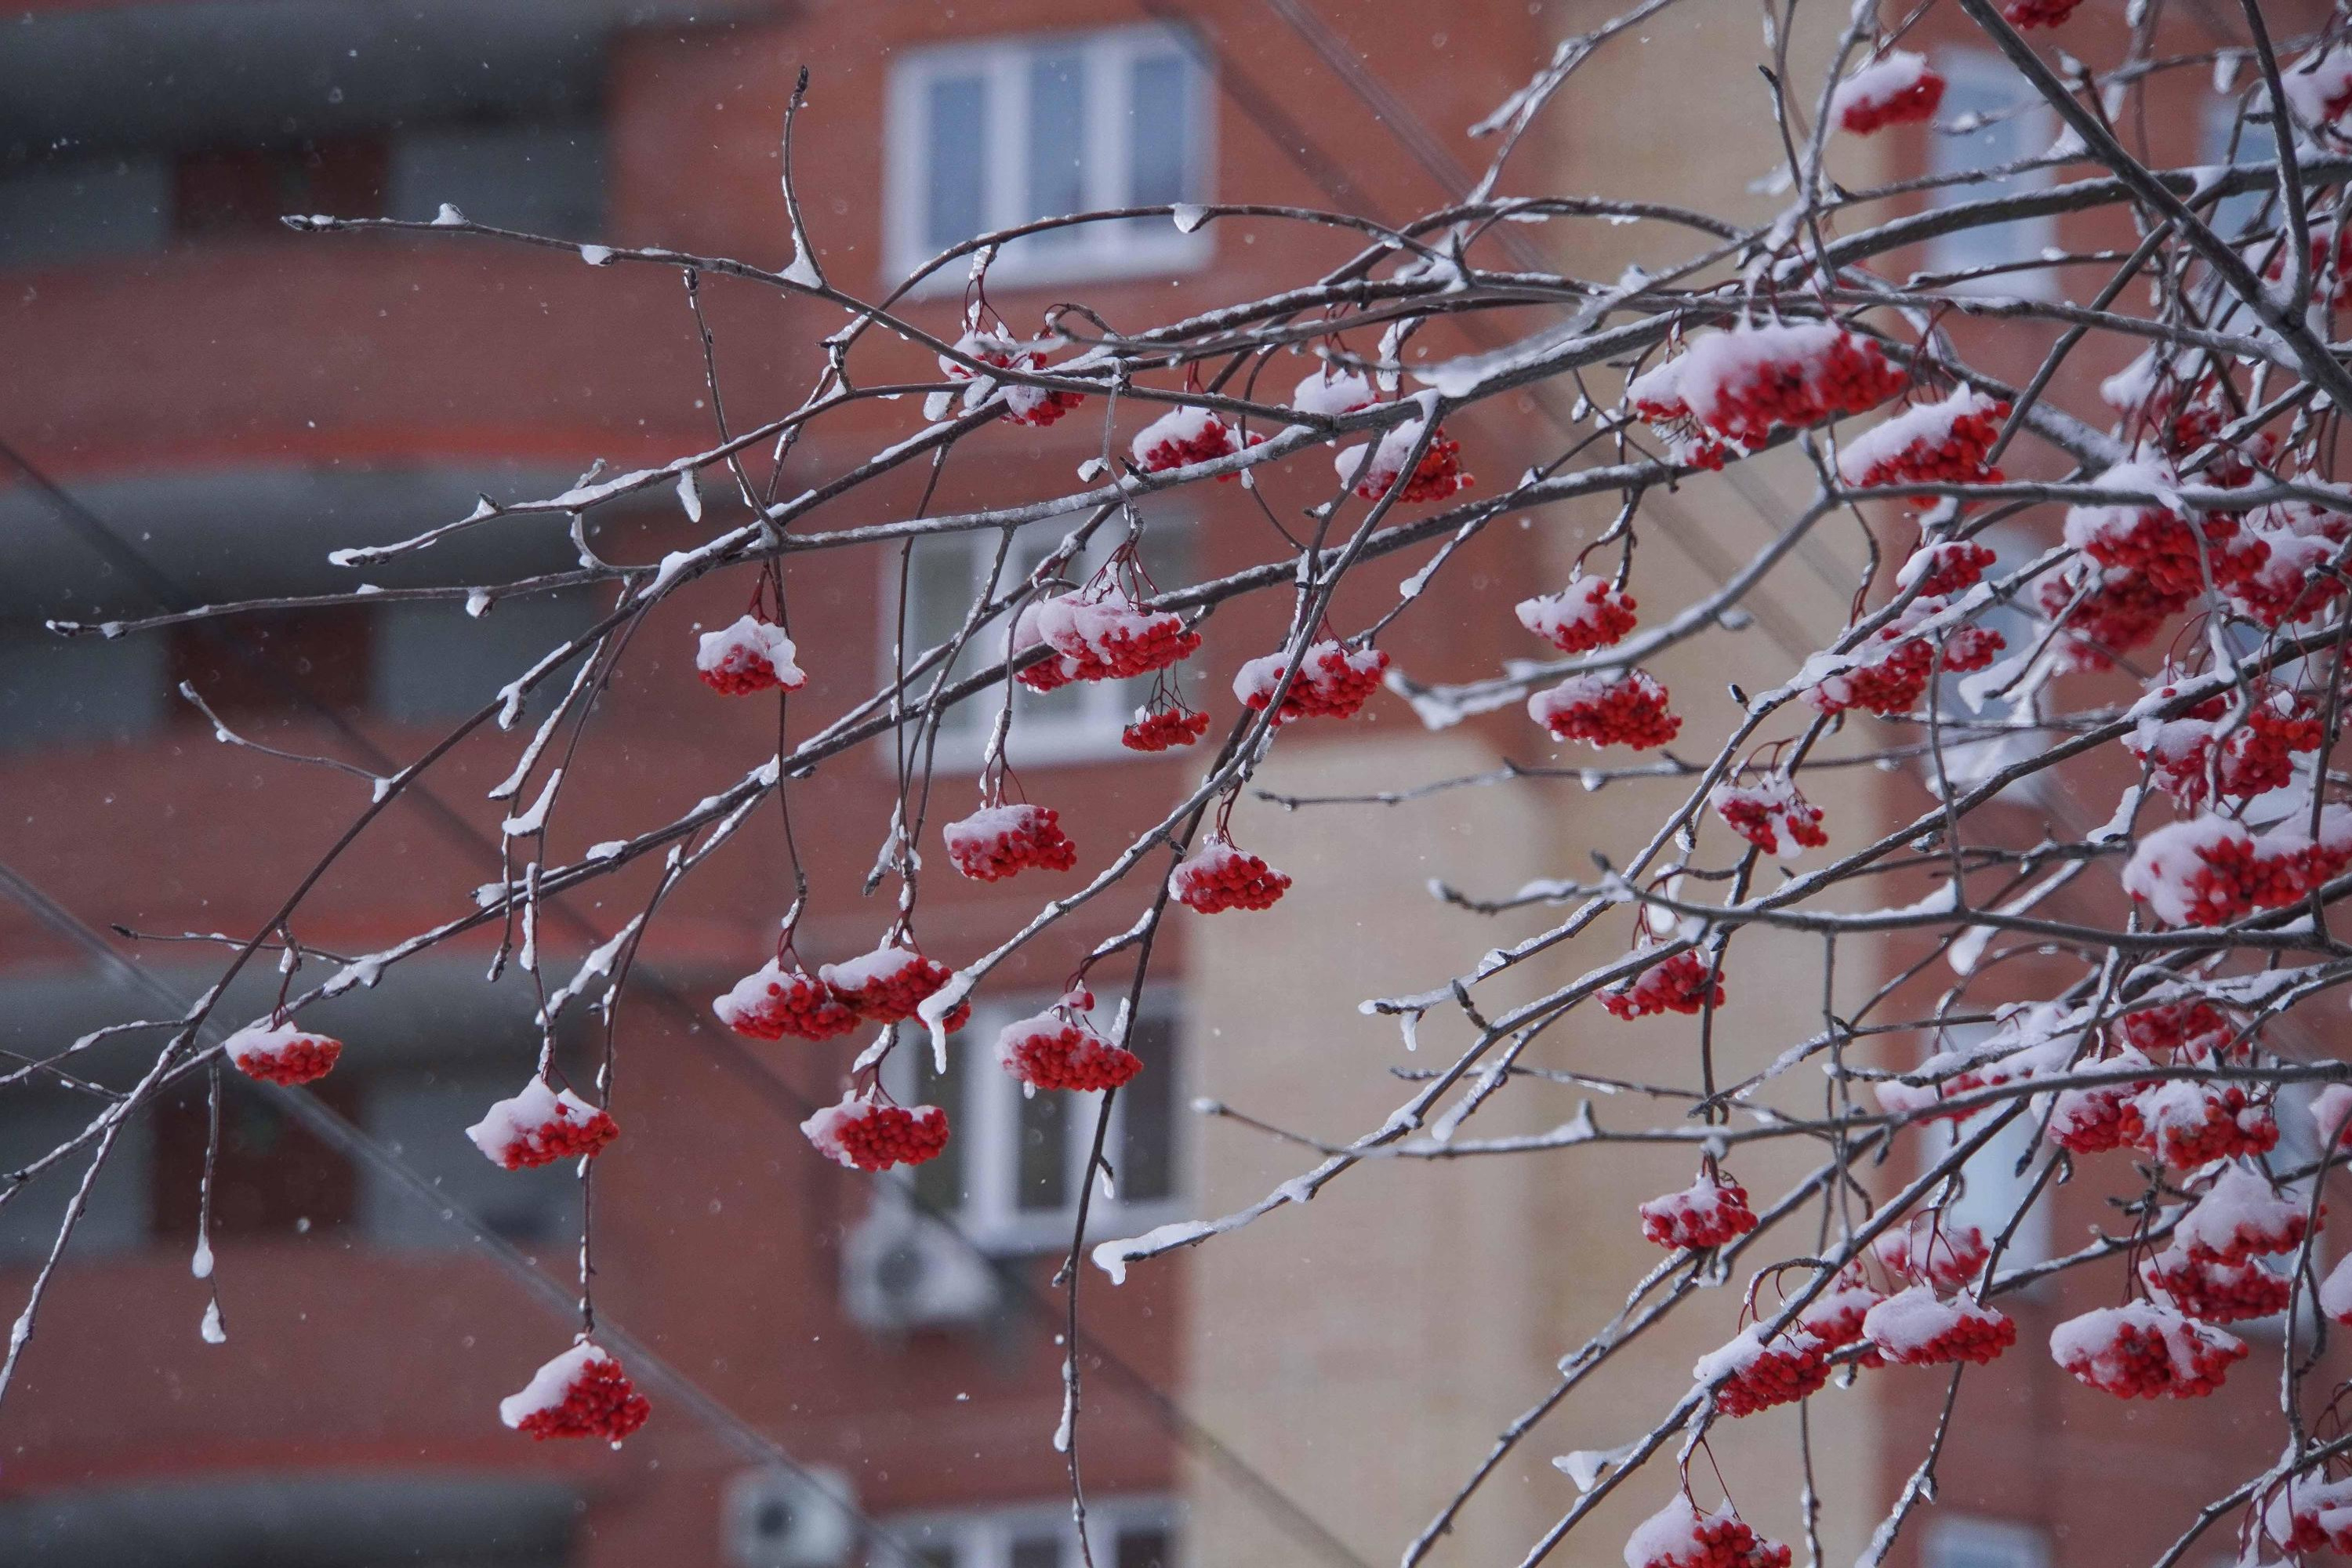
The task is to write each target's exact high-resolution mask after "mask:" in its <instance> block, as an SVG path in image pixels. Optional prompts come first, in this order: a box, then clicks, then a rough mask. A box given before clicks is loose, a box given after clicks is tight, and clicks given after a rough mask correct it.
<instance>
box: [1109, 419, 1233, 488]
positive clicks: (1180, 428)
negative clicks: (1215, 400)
mask: <svg viewBox="0 0 2352 1568" xmlns="http://www.w3.org/2000/svg"><path fill="white" fill-rule="evenodd" d="M1241 449H1242V443H1241V437H1240V436H1239V435H1238V434H1237V433H1236V432H1235V431H1234V427H1233V426H1230V425H1228V424H1226V423H1225V422H1224V421H1223V420H1222V419H1220V418H1218V417H1217V416H1215V415H1214V414H1213V413H1211V412H1210V411H1209V410H1208V409H1205V408H1200V407H1195V406H1193V405H1190V404H1186V405H1182V406H1181V407H1177V408H1171V409H1170V410H1169V411H1168V412H1167V413H1165V414H1163V415H1161V416H1160V417H1159V418H1157V419H1154V420H1153V421H1152V422H1151V423H1150V424H1149V425H1146V426H1144V427H1143V428H1142V429H1140V430H1139V431H1137V432H1136V433H1135V439H1134V440H1133V441H1132V442H1131V443H1129V447H1128V453H1129V456H1130V457H1132V458H1134V459H1135V466H1136V467H1137V468H1141V469H1142V470H1143V471H1144V472H1145V473H1147V474H1161V473H1166V472H1167V471H1168V470H1169V469H1171V468H1184V467H1186V466H1188V465H1190V464H1193V463H1211V462H1214V461H1215V460H1216V459H1218V458H1230V457H1232V456H1233V455H1234V453H1235V452H1238V451H1240V450H1241Z"/></svg>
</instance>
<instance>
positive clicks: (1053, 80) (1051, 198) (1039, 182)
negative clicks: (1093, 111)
mask: <svg viewBox="0 0 2352 1568" xmlns="http://www.w3.org/2000/svg"><path fill="white" fill-rule="evenodd" d="M1028 133H1029V134H1028V159H1029V199H1028V203H1027V205H1025V206H1024V209H1023V213H1022V216H1024V217H1055V216H1060V215H1062V214H1065V213H1075V212H1080V211H1083V210H1084V209H1085V207H1086V205H1087V202H1086V153H1087V74H1086V57H1085V56H1084V55H1082V54H1079V53H1078V52H1077V51H1076V50H1075V49H1052V50H1045V51H1042V52H1040V53H1038V54H1037V55H1035V56H1034V57H1032V58H1031V59H1030V61H1029V125H1028ZM1079 232H1080V231H1079V230H1076V229H1068V230H1064V231H1062V233H1063V234H1066V235H1076V234H1077V233H1079Z"/></svg>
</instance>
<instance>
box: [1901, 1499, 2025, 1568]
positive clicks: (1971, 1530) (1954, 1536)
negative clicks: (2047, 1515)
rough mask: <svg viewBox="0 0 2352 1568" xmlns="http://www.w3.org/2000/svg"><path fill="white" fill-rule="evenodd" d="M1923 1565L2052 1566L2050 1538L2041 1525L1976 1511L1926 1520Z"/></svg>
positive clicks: (1974, 1567) (1934, 1567)
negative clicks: (1980, 1513)
mask: <svg viewBox="0 0 2352 1568" xmlns="http://www.w3.org/2000/svg"><path fill="white" fill-rule="evenodd" d="M1919 1562H1920V1564H1921V1568H1993V1565H1994V1564H1998V1565H1999V1568H2050V1537H2049V1535H2048V1533H2047V1532H2045V1531H2043V1530H2042V1529H2041V1527H2039V1526H2038V1525H2032V1524H2025V1523H2021V1522H2020V1521H2015V1520H2007V1519H1986V1518H1983V1517H1980V1516H1978V1515H1974V1514H1965V1513H1963V1514H1943V1515H1939V1516H1938V1517H1937V1518H1934V1519H1931V1520H1929V1521H1927V1532H1926V1534H1925V1536H1924V1537H1923V1538H1922V1539H1921V1541H1920V1543H1919Z"/></svg>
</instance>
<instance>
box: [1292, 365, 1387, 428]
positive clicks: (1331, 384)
mask: <svg viewBox="0 0 2352 1568" xmlns="http://www.w3.org/2000/svg"><path fill="white" fill-rule="evenodd" d="M1379 401H1380V395H1379V394H1378V393H1376V392H1374V391H1373V390H1372V384H1371V383H1370V382H1369V381H1367V380H1365V379H1364V376H1363V374H1362V373H1361V372H1359V371H1352V370H1342V371H1339V373H1337V374H1333V371H1332V368H1331V367H1330V366H1329V365H1328V364H1327V365H1325V366H1323V367H1322V368H1321V369H1319V370H1318V371H1317V372H1316V373H1315V374H1312V375H1310V376H1308V377H1307V378H1306V379H1305V380H1303V381H1301V382H1300V383H1299V384H1298V385H1297V387H1296V388H1294V389H1293V390H1292V392H1291V394H1290V405H1291V406H1292V407H1293V408H1296V409H1297V410H1298V411H1299V412H1301V413H1303V414H1319V415H1321V416H1324V417H1325V418H1327V419H1328V418H1330V417H1331V416H1335V415H1340V414H1353V413H1355V412H1356V411H1357V410H1358V409H1360V408H1370V406H1371V405H1373V404H1375V403H1377V402H1379Z"/></svg>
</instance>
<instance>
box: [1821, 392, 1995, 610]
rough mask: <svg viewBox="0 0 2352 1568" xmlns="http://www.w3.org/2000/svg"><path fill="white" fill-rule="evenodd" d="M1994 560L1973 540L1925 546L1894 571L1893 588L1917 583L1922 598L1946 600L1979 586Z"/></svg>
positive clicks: (1949, 541)
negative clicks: (1986, 569) (1987, 568)
mask: <svg viewBox="0 0 2352 1568" xmlns="http://www.w3.org/2000/svg"><path fill="white" fill-rule="evenodd" d="M1881 428H1884V426H1881ZM1848 449H1849V450H1851V449H1852V448H1848ZM1996 559H1997V557H1996V556H1995V555H1994V553H1993V552H1992V551H1990V550H1989V549H1987V548H1986V547H1985V546H1984V545H1981V544H1979V543H1977V542H1975V541H1973V540H1967V539H1956V540H1948V541H1947V542H1944V543H1941V544H1925V545H1922V546H1920V547H1919V549H1918V550H1917V551H1916V552H1913V554H1912V556H1911V559H1909V560H1908V561H1906V562H1905V563H1903V564H1902V566H1901V567H1899V568H1898V569H1897V570H1896V571H1895V586H1896V587H1898V588H1908V587H1909V586H1911V584H1914V583H1916V584H1919V596H1920V597H1921V598H1934V599H1948V598H1950V597H1951V596H1952V595H1955V594H1965V593H1967V592H1968V591H1969V589H1970V588H1973V587H1975V586H1976V585H1977V584H1979V583H1980V582H1982V581H1983V580H1984V574H1985V568H1986V567H1988V566H1990V565H1991V564H1992V563H1993V562H1994V561H1995V560H1996Z"/></svg>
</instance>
